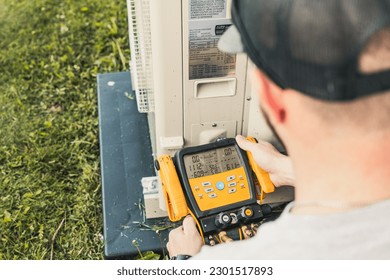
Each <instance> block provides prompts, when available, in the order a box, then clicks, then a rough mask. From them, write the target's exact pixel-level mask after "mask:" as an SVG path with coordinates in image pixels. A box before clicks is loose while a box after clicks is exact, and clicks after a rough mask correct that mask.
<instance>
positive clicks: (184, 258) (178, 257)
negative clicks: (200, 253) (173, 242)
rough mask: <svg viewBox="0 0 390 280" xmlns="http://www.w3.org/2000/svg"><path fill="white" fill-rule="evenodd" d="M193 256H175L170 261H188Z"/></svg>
mask: <svg viewBox="0 0 390 280" xmlns="http://www.w3.org/2000/svg"><path fill="white" fill-rule="evenodd" d="M191 257H192V256H190V255H177V256H173V257H171V258H170V260H177V261H180V260H188V259H189V258H191Z"/></svg>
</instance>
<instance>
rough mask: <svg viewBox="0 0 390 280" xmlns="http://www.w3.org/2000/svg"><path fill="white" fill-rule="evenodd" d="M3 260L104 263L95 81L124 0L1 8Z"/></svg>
mask: <svg viewBox="0 0 390 280" xmlns="http://www.w3.org/2000/svg"><path fill="white" fill-rule="evenodd" d="M0 30H1V32H0V259H102V258H103V240H102V209H101V208H102V206H101V185H100V164H99V144H98V119H97V101H96V99H97V98H96V75H97V73H104V72H115V71H123V70H126V69H127V68H128V59H129V57H130V51H129V46H128V39H127V12H126V1H125V0H110V1H106V0H94V1H88V0H78V1H76V0H34V1H28V0H23V1H22V0H0Z"/></svg>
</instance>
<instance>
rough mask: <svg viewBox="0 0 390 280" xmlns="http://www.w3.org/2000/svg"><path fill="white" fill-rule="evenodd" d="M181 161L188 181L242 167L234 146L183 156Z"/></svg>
mask: <svg viewBox="0 0 390 280" xmlns="http://www.w3.org/2000/svg"><path fill="white" fill-rule="evenodd" d="M183 160H184V166H185V171H186V173H187V177H188V179H194V178H200V177H205V176H210V175H215V174H219V173H222V172H226V171H230V170H233V169H236V168H239V167H241V166H242V165H243V164H242V162H241V159H240V157H239V155H238V152H237V149H236V148H235V146H228V147H222V148H217V149H214V150H209V151H205V152H199V153H195V154H190V155H185V156H184V158H183Z"/></svg>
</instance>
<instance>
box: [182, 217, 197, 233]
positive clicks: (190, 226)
mask: <svg viewBox="0 0 390 280" xmlns="http://www.w3.org/2000/svg"><path fill="white" fill-rule="evenodd" d="M197 230H198V229H197V227H196V223H195V220H194V218H192V217H191V216H187V217H185V218H184V220H183V231H184V232H193V231H197Z"/></svg>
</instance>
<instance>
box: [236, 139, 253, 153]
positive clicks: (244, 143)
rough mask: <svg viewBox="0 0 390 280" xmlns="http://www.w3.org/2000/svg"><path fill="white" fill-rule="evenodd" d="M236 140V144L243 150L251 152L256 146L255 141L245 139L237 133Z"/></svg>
mask: <svg viewBox="0 0 390 280" xmlns="http://www.w3.org/2000/svg"><path fill="white" fill-rule="evenodd" d="M236 141H237V144H238V146H240V148H241V149H243V150H244V151H249V152H253V151H254V150H255V149H256V146H257V143H254V142H251V141H248V140H246V138H245V137H244V136H242V135H237V136H236Z"/></svg>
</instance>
